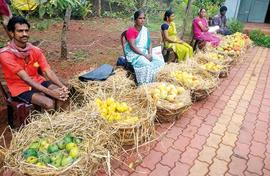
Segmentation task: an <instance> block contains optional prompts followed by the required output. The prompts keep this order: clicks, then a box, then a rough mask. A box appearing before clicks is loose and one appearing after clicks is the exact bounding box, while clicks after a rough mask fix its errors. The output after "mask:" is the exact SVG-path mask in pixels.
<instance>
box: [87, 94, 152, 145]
mask: <svg viewBox="0 0 270 176" xmlns="http://www.w3.org/2000/svg"><path fill="white" fill-rule="evenodd" d="M117 90H118V91H116V90H113V91H112V92H105V91H102V90H100V91H99V92H98V93H97V95H96V98H98V99H101V100H106V99H108V98H112V99H114V100H115V102H124V103H126V104H127V105H128V106H129V107H130V108H132V110H131V112H130V115H129V116H131V117H137V118H138V121H136V122H135V123H127V122H125V123H123V121H122V120H116V121H113V122H111V123H110V122H108V125H109V126H111V127H112V128H113V129H114V130H116V133H115V136H116V138H117V141H119V142H120V143H121V145H123V146H127V145H129V146H135V147H138V146H139V145H140V144H142V143H144V142H147V141H150V140H152V139H153V136H154V118H155V114H156V107H155V106H154V104H153V102H151V101H148V97H145V96H141V95H139V94H136V92H135V91H132V90H129V89H122V90H119V89H117ZM92 103H95V102H92ZM95 111H96V112H100V111H99V110H98V106H97V105H96V110H95ZM99 116H100V118H104V116H103V115H102V114H101V113H99ZM124 117H125V116H124ZM130 120H132V119H130Z"/></svg>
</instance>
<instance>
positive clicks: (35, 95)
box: [0, 17, 69, 110]
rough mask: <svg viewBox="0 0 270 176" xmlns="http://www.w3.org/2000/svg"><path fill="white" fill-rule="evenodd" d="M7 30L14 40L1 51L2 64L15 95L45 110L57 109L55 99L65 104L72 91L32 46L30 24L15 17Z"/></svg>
mask: <svg viewBox="0 0 270 176" xmlns="http://www.w3.org/2000/svg"><path fill="white" fill-rule="evenodd" d="M7 29H8V32H9V33H10V35H11V36H12V40H11V41H10V43H9V44H8V45H7V46H6V47H4V48H2V49H1V50H0V64H1V66H2V72H3V75H4V78H5V80H6V82H7V87H8V89H9V91H10V93H11V96H12V97H16V98H18V99H20V100H22V101H24V102H29V103H32V104H35V105H38V106H41V107H42V108H44V109H45V110H52V109H55V104H56V102H55V99H56V100H59V103H63V102H64V101H66V100H67V98H68V93H69V91H68V89H67V87H66V86H65V85H64V84H63V83H62V82H61V81H60V80H59V79H58V77H57V76H56V75H55V73H54V72H53V71H52V70H51V68H50V66H49V64H48V63H47V61H46V59H45V57H44V55H43V54H42V52H41V50H40V49H39V48H37V47H35V46H33V45H32V44H30V43H28V38H29V29H30V24H29V23H28V22H27V20H26V19H24V18H23V17H12V18H11V19H10V20H9V22H8V25H7ZM38 70H41V71H42V73H43V74H44V75H45V77H46V78H47V79H48V80H46V79H45V78H44V77H43V76H41V75H40V74H39V73H38Z"/></svg>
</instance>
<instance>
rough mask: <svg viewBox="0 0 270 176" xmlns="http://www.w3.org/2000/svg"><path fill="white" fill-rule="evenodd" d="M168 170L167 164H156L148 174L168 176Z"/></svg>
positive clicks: (151, 175)
mask: <svg viewBox="0 0 270 176" xmlns="http://www.w3.org/2000/svg"><path fill="white" fill-rule="evenodd" d="M169 171H170V168H169V167H168V166H163V165H161V164H157V166H156V168H155V170H153V171H152V172H151V173H150V175H149V176H168V175H169Z"/></svg>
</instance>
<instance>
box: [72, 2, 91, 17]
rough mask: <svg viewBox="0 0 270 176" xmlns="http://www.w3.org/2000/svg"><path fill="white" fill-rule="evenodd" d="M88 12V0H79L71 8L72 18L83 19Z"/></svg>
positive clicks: (89, 4) (89, 5)
mask: <svg viewBox="0 0 270 176" xmlns="http://www.w3.org/2000/svg"><path fill="white" fill-rule="evenodd" d="M90 13H92V4H91V3H90V1H86V0H80V3H79V4H76V5H75V6H74V7H73V8H72V17H74V18H79V19H85V18H86V17H87V16H88V15H89V14H90Z"/></svg>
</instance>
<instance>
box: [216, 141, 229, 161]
mask: <svg viewBox="0 0 270 176" xmlns="http://www.w3.org/2000/svg"><path fill="white" fill-rule="evenodd" d="M232 154H233V147H231V146H226V145H223V144H220V145H219V148H218V150H217V156H216V157H217V158H218V159H221V160H225V161H227V162H230V156H231V155H232Z"/></svg>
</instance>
